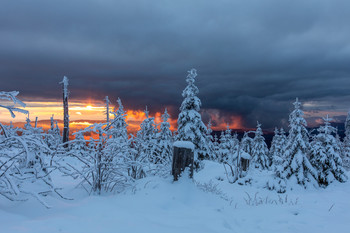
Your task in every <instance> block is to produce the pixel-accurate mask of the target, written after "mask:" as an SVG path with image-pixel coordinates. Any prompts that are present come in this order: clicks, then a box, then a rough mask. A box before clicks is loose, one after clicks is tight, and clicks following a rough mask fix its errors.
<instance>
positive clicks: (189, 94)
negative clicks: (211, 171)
mask: <svg viewBox="0 0 350 233" xmlns="http://www.w3.org/2000/svg"><path fill="white" fill-rule="evenodd" d="M196 76H197V71H196V70H195V69H191V70H190V71H189V72H188V75H187V78H186V82H187V87H186V88H185V89H184V91H183V92H182V96H183V97H184V100H183V102H182V104H181V107H180V111H181V112H180V114H179V116H178V120H177V124H178V129H177V137H176V138H177V140H181V141H190V142H192V143H193V144H194V145H195V150H196V152H197V153H198V155H199V156H200V155H202V156H205V155H207V154H208V151H207V146H206V143H207V140H206V133H207V127H206V126H205V124H204V123H203V122H202V117H201V115H200V113H199V111H200V107H201V101H200V99H199V98H198V97H197V95H198V93H199V90H198V88H197V87H196V86H195V85H194V82H195V78H196Z"/></svg>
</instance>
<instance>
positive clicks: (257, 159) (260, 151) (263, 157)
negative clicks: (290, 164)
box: [252, 122, 269, 169]
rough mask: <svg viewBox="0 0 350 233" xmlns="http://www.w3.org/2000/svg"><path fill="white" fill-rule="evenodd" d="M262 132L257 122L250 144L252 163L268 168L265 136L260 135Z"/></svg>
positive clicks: (258, 166)
mask: <svg viewBox="0 0 350 233" xmlns="http://www.w3.org/2000/svg"><path fill="white" fill-rule="evenodd" d="M262 135H263V132H262V130H261V124H259V122H258V124H257V126H256V131H255V137H254V139H253V146H252V157H253V158H252V163H253V164H254V166H255V168H260V169H268V168H269V158H268V151H269V150H268V149H267V145H266V143H265V138H264V137H263V136H262Z"/></svg>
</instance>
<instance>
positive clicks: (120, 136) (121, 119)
mask: <svg viewBox="0 0 350 233" xmlns="http://www.w3.org/2000/svg"><path fill="white" fill-rule="evenodd" d="M117 102H118V105H119V108H118V110H117V112H112V113H113V115H114V119H113V120H112V121H111V122H110V123H109V125H108V126H107V127H109V128H108V131H107V134H108V136H109V137H108V139H107V142H106V146H105V149H104V150H105V151H104V153H105V154H108V155H109V156H111V157H113V158H111V160H116V159H121V158H124V157H125V156H126V155H127V154H128V149H129V144H128V133H127V129H126V127H127V126H128V124H127V123H126V116H127V115H126V112H125V111H124V107H123V104H122V101H121V100H120V99H119V98H118V100H117Z"/></svg>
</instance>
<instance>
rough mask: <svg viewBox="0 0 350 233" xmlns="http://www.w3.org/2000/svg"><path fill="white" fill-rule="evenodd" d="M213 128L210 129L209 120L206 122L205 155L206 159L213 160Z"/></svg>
mask: <svg viewBox="0 0 350 233" xmlns="http://www.w3.org/2000/svg"><path fill="white" fill-rule="evenodd" d="M212 132H213V130H212V129H211V121H209V122H208V125H207V133H206V141H207V143H206V150H207V152H208V153H207V156H206V157H205V158H206V159H210V160H215V157H216V155H215V152H214V144H213V140H214V139H213V135H211V134H212Z"/></svg>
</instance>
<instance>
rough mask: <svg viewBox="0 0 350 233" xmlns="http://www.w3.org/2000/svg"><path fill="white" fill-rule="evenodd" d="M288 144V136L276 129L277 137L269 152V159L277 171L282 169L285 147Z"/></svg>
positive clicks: (273, 140) (274, 138)
mask: <svg viewBox="0 0 350 233" xmlns="http://www.w3.org/2000/svg"><path fill="white" fill-rule="evenodd" d="M285 143H286V136H285V134H284V131H283V129H282V128H281V130H278V129H277V128H275V135H274V137H273V139H272V142H271V147H270V150H269V157H270V159H271V164H272V166H273V168H274V170H275V171H276V168H277V167H281V165H282V163H283V158H284V146H285Z"/></svg>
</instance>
